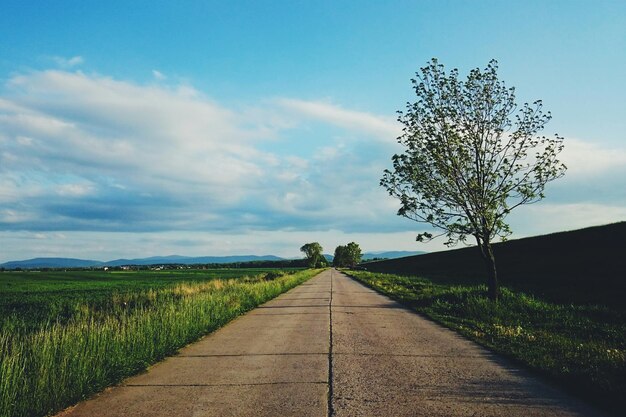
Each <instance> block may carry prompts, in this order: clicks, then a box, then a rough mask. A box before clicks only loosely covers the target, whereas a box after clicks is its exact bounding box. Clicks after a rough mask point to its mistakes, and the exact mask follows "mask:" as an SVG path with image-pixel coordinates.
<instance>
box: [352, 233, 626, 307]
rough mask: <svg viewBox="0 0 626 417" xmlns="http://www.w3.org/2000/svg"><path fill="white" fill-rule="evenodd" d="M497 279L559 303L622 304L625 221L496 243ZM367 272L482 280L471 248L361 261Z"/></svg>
mask: <svg viewBox="0 0 626 417" xmlns="http://www.w3.org/2000/svg"><path fill="white" fill-rule="evenodd" d="M494 252H495V255H496V262H497V267H498V273H499V277H500V281H501V283H502V285H503V286H506V287H510V288H515V289H519V290H522V291H525V292H529V293H532V294H535V295H536V296H539V297H542V298H546V299H549V300H552V301H556V302H561V303H563V302H564V303H576V304H604V305H607V306H611V307H615V308H619V309H626V302H625V301H624V299H625V297H626V222H620V223H614V224H609V225H605V226H598V227H590V228H586V229H580V230H574V231H568V232H561V233H554V234H549V235H542V236H535V237H530V238H524V239H517V240H510V241H508V242H504V243H497V244H495V247H494ZM362 266H363V267H364V268H366V269H367V270H368V271H373V272H386V273H395V274H402V275H414V276H422V277H427V278H430V279H431V280H433V281H435V282H440V283H452V284H454V283H458V284H474V283H477V284H482V283H484V282H485V273H484V266H483V263H482V259H481V257H480V255H479V253H478V249H477V248H476V247H467V248H462V249H455V250H449V251H444V252H436V253H429V254H424V255H417V256H410V257H406V258H399V259H391V260H386V261H378V262H370V263H364V264H362Z"/></svg>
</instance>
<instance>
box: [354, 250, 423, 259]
mask: <svg viewBox="0 0 626 417" xmlns="http://www.w3.org/2000/svg"><path fill="white" fill-rule="evenodd" d="M425 253H426V252H423V251H390V252H365V253H364V254H363V257H362V259H363V260H364V261H368V260H371V259H375V258H378V259H397V258H404V257H405V256H415V255H423V254H425Z"/></svg>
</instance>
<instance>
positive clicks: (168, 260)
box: [103, 255, 284, 266]
mask: <svg viewBox="0 0 626 417" xmlns="http://www.w3.org/2000/svg"><path fill="white" fill-rule="evenodd" d="M282 260H284V259H283V258H279V257H278V256H274V255H263V256H257V255H234V256H198V257H189V256H178V255H171V256H152V257H150V258H140V259H115V260H113V261H108V262H104V263H103V265H106V266H122V265H157V264H181V265H195V264H231V263H238V262H252V261H282Z"/></svg>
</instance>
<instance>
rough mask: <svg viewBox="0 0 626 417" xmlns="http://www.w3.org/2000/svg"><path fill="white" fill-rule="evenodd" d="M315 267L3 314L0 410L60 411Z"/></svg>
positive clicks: (14, 413) (14, 416)
mask: <svg viewBox="0 0 626 417" xmlns="http://www.w3.org/2000/svg"><path fill="white" fill-rule="evenodd" d="M319 272H320V270H304V271H299V272H295V271H290V272H288V273H286V272H282V271H271V272H263V273H260V274H257V275H254V276H240V277H239V278H228V279H219V278H212V279H209V280H204V281H201V280H192V281H190V282H177V283H175V284H173V285H166V286H163V285H159V284H157V285H156V286H155V288H149V286H148V287H146V288H142V289H139V290H135V291H119V290H116V291H111V292H109V294H108V297H105V296H104V295H103V294H102V293H98V296H97V297H95V298H93V299H91V300H90V299H88V298H87V299H85V300H82V301H80V298H78V299H77V298H73V297H71V296H70V297H69V298H66V299H63V297H62V296H61V295H60V296H59V297H58V299H57V300H56V302H57V304H59V305H61V306H62V311H63V314H60V315H59V316H58V317H56V318H55V317H53V316H47V315H46V314H43V313H42V314H40V315H39V316H37V317H35V318H33V317H29V316H23V315H20V312H19V311H14V312H13V313H11V314H10V315H8V316H6V315H5V316H3V317H2V318H1V321H2V325H1V327H0V329H1V330H2V332H1V333H0V416H1V417H23V416H45V415H49V414H51V413H54V412H56V411H59V410H61V409H63V408H65V407H67V406H69V405H72V404H74V403H76V402H78V401H80V400H81V399H84V398H87V397H88V396H89V395H91V394H93V393H95V392H98V391H100V390H102V389H103V388H105V387H106V386H109V385H111V384H114V383H116V382H119V381H120V380H121V379H123V378H125V377H127V376H130V375H133V374H136V373H137V372H140V371H141V370H143V369H145V368H146V367H147V366H149V365H150V364H152V363H155V362H157V361H158V360H160V359H162V358H164V357H165V356H168V355H171V354H173V353H175V352H176V351H177V350H178V349H180V348H181V347H183V346H185V345H187V344H188V343H190V342H193V341H195V340H197V339H199V338H200V337H202V336H203V335H205V334H207V333H209V332H211V331H213V330H215V329H217V328H219V327H221V326H223V325H224V324H225V323H227V322H228V321H230V320H232V319H233V318H235V317H237V316H238V315H240V314H242V313H244V312H246V311H249V310H251V309H253V308H254V307H256V306H258V305H259V304H262V303H264V302H266V301H268V300H270V299H271V298H274V297H276V296H277V295H279V294H281V293H283V292H285V291H287V290H289V289H291V288H293V287H295V286H297V285H299V284H301V283H303V282H304V281H306V280H308V279H309V278H311V277H313V276H315V275H316V274H318V273H319ZM245 273H246V271H240V274H241V275H243V274H245ZM79 287H80V285H79ZM34 293H36V291H34ZM61 294H62V293H61ZM3 295H4V294H3ZM36 298H37V297H36ZM59 300H62V301H59ZM63 300H64V301H63ZM77 300H79V301H78V302H76V301H77ZM94 300H95V301H94ZM53 301H54V300H53ZM90 301H92V302H90ZM25 311H26V312H28V311H30V309H29V308H27V309H26V310H25ZM44 311H45V312H47V313H50V312H51V311H52V312H54V309H52V310H50V309H47V310H46V309H44ZM57 313H58V312H57Z"/></svg>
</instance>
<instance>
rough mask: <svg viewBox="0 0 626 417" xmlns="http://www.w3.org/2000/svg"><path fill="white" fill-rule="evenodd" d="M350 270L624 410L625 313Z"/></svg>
mask: <svg viewBox="0 0 626 417" xmlns="http://www.w3.org/2000/svg"><path fill="white" fill-rule="evenodd" d="M349 274H350V275H351V276H353V277H354V278H356V279H357V280H359V281H361V282H363V283H364V284H366V285H368V286H370V287H371V288H373V289H375V290H377V291H379V292H381V293H383V294H386V295H389V296H391V297H393V298H395V299H397V300H399V301H401V302H403V303H404V304H406V305H408V306H410V307H412V308H414V309H415V310H417V311H419V312H420V313H423V314H425V315H426V316H428V317H430V318H432V319H434V320H435V321H437V322H439V323H442V324H444V325H446V326H447V327H450V328H452V329H454V330H456V331H458V332H460V333H462V334H463V335H465V336H466V337H468V338H470V339H473V340H475V341H477V342H479V343H480V344H482V345H484V346H487V347H489V348H491V349H492V350H494V351H496V352H499V353H502V354H504V355H506V356H508V357H509V358H512V359H514V360H515V361H517V362H519V363H521V364H524V365H526V366H527V367H529V368H531V369H533V370H535V371H538V372H540V373H542V374H544V375H547V376H548V377H550V378H551V379H553V380H556V381H558V382H559V383H561V384H563V385H564V386H566V387H567V388H568V389H570V390H573V391H575V393H576V394H578V395H580V396H582V397H584V398H587V399H588V400H590V401H593V402H595V403H596V404H598V405H601V406H603V407H604V408H606V409H608V410H610V411H614V412H616V411H618V410H622V411H623V410H624V409H625V407H626V314H625V313H624V312H623V310H615V309H610V308H608V307H605V306H593V305H572V304H569V305H563V304H556V303H551V302H546V301H543V300H540V299H537V298H534V297H532V296H529V295H526V294H524V293H521V292H514V291H511V290H509V289H506V288H503V290H502V299H501V301H500V302H498V303H493V302H491V301H489V300H488V299H487V298H486V288H485V287H483V286H467V285H465V286H463V285H450V284H436V283H433V282H432V281H430V280H427V279H423V278H415V277H406V276H398V275H390V274H382V273H371V272H362V271H350V272H349Z"/></svg>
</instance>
